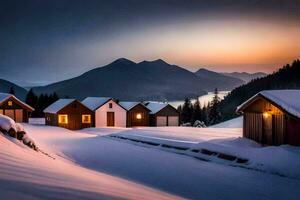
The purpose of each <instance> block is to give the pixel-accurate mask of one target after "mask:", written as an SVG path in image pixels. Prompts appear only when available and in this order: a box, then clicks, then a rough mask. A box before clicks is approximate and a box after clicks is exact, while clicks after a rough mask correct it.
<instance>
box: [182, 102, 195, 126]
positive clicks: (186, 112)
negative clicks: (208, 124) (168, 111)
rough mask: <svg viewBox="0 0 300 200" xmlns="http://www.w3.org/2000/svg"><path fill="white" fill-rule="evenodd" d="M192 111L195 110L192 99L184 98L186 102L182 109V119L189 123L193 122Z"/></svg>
mask: <svg viewBox="0 0 300 200" xmlns="http://www.w3.org/2000/svg"><path fill="white" fill-rule="evenodd" d="M192 111H193V108H192V103H191V100H190V99H189V98H186V99H185V100H184V104H183V106H182V110H181V116H180V118H181V121H182V122H183V123H188V122H191V119H192Z"/></svg>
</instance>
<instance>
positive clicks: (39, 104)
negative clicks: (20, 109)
mask: <svg viewBox="0 0 300 200" xmlns="http://www.w3.org/2000/svg"><path fill="white" fill-rule="evenodd" d="M58 99H59V97H58V95H57V94H56V92H53V93H52V94H40V95H39V96H37V95H36V94H35V93H34V92H33V90H32V89H30V90H29V91H28V93H27V95H26V100H25V102H26V103H27V104H28V105H30V106H31V107H33V108H34V109H35V110H34V111H33V112H32V114H31V117H44V116H45V114H44V112H43V110H44V109H45V108H47V107H48V106H49V105H51V104H52V103H54V102H55V101H57V100H58Z"/></svg>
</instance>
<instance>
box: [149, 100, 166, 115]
mask: <svg viewBox="0 0 300 200" xmlns="http://www.w3.org/2000/svg"><path fill="white" fill-rule="evenodd" d="M168 105H169V104H167V103H158V102H149V103H147V104H146V107H147V108H148V109H149V110H151V112H150V114H155V113H158V112H159V111H161V110H162V109H163V108H165V107H167V106H168Z"/></svg>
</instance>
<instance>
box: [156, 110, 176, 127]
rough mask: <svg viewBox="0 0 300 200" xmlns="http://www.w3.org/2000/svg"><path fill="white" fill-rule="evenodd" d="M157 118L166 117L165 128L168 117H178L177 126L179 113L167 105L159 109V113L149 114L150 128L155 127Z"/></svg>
mask: <svg viewBox="0 0 300 200" xmlns="http://www.w3.org/2000/svg"><path fill="white" fill-rule="evenodd" d="M158 116H165V117H167V126H168V122H169V119H168V117H169V116H174V117H178V124H179V112H178V111H177V110H176V109H175V108H174V107H173V106H171V105H167V106H166V107H164V108H163V109H161V110H160V111H159V112H157V113H155V114H150V125H151V126H157V117H158Z"/></svg>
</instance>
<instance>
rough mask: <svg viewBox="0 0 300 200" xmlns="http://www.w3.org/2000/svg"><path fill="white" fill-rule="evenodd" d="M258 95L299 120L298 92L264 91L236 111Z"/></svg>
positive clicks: (299, 97) (299, 91)
mask: <svg viewBox="0 0 300 200" xmlns="http://www.w3.org/2000/svg"><path fill="white" fill-rule="evenodd" d="M259 95H261V96H263V97H265V98H267V99H269V100H271V101H273V102H274V103H276V104H278V105H279V106H280V107H282V108H283V109H284V110H285V111H286V112H288V113H290V114H292V115H294V116H296V117H299V118H300V90H264V91H261V92H259V93H257V94H256V95H254V96H253V97H251V98H250V99H248V100H247V101H246V102H244V103H243V104H241V105H240V106H238V108H237V110H240V109H241V108H242V107H244V106H245V105H246V104H248V103H249V102H251V101H252V100H253V99H255V98H256V97H257V96H259Z"/></svg>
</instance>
